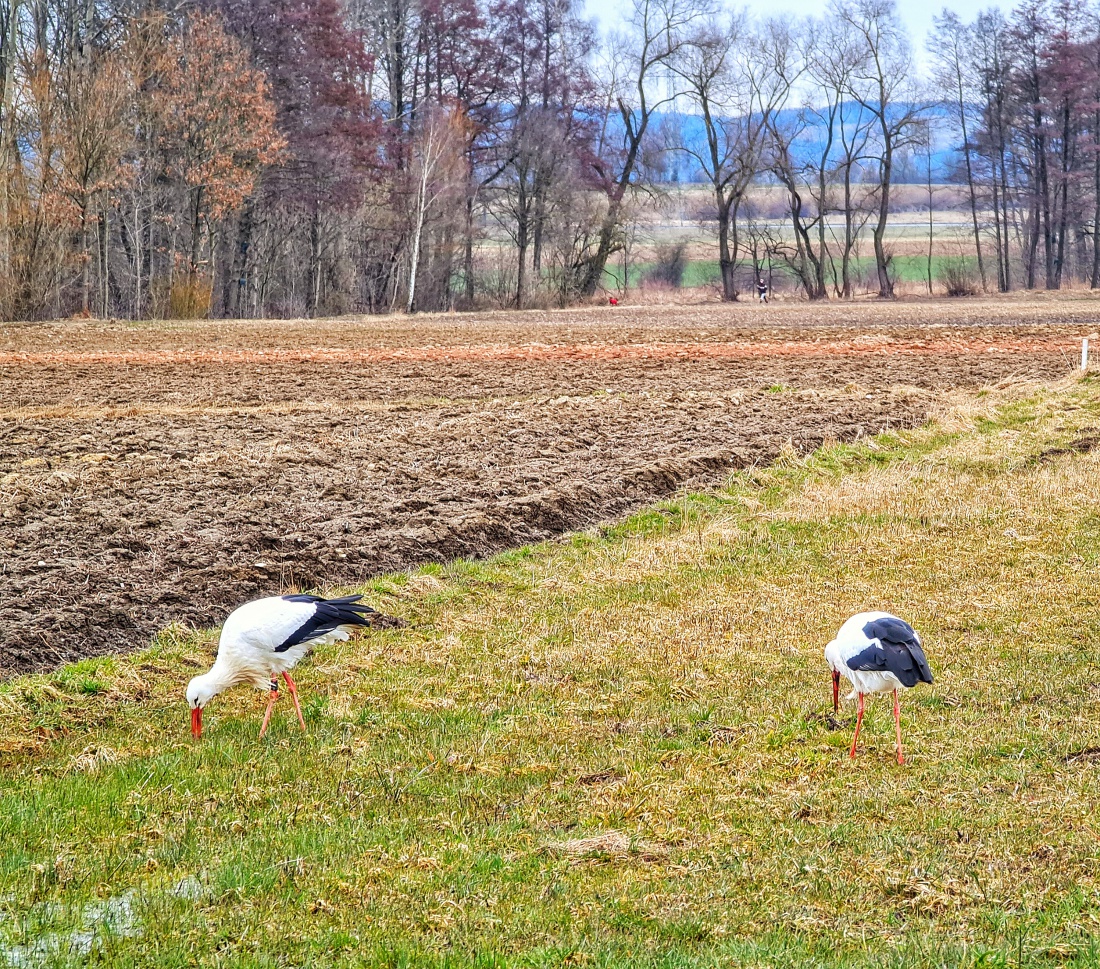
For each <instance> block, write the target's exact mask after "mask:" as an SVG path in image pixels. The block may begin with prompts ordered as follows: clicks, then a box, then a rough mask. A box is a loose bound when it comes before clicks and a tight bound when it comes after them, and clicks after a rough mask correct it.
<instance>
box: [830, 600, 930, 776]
mask: <svg viewBox="0 0 1100 969" xmlns="http://www.w3.org/2000/svg"><path fill="white" fill-rule="evenodd" d="M825 659H826V660H827V661H828V663H829V666H830V667H832V670H833V712H834V713H836V711H837V709H838V705H839V691H840V678H841V676H844V677H846V678H847V679H848V681H849V682H850V683H851V684H852V686H853V688H854V689H853V690H852V692H851V694H849V696H848V699H849V700H854V699H857V698H858V699H859V713H858V715H857V717H856V732H855V736H853V737H852V750H851V753H850V756H852V757H855V755H856V741H858V740H859V728H860V725H861V724H862V723H863V697H864V696H865V695H866V694H868V693H889V692H890V691H891V690H892V691H893V693H894V727H895V730H896V732H897V749H898V763H899V764H904V763H905V754H904V753H903V752H902V749H901V707H900V705H899V704H898V690H899V689H901V690H907V689H909V688H910V687H912V686H916V685H917V683H920V682H923V683H931V682H932V670H931V669H929V666H928V660H927V659H926V658H925V655H924V650H923V649H921V643H920V637H919V636H918V635H917V632H916V630H915V629H913V627H912V626H910V625H909V623H907V622H906V621H905V620H904V619H898V617H897V616H891V615H890V614H889V613H888V612H861V613H859V614H858V615H855V616H852V618H851V619H849V620H848V621H847V622H846V623H845V624H844V625H843V626H841V627H840V632H838V633H837V634H836V639H834V640H833V641H832V642H831V643H829V645H828V646H826V647H825Z"/></svg>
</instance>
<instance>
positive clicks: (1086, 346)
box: [1081, 337, 1089, 370]
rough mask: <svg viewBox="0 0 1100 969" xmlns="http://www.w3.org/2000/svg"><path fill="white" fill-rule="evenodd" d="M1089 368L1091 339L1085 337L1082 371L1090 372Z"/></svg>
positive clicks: (1082, 346)
mask: <svg viewBox="0 0 1100 969" xmlns="http://www.w3.org/2000/svg"><path fill="white" fill-rule="evenodd" d="M1088 368H1089V338H1088V337H1085V338H1084V339H1083V340H1082V341H1081V369H1082V370H1088Z"/></svg>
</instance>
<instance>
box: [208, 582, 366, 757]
mask: <svg viewBox="0 0 1100 969" xmlns="http://www.w3.org/2000/svg"><path fill="white" fill-rule="evenodd" d="M362 598H363V597H362V596H345V597H344V598H342V599H323V598H321V597H320V596H308V595H293V596H270V597H269V598H266V599H256V600H254V601H253V602H246V603H245V604H244V605H243V606H241V607H239V608H238V609H235V610H234V611H233V612H231V613H230V614H229V618H228V619H226V620H225V625H223V626H222V634H221V639H219V640H218V656H217V659H216V660H215V661H214V665H213V667H211V669H210V672H209V673H204V674H202V676H196V677H195V678H194V679H193V680H191V682H190V683H188V684H187V702H188V703H189V704H190V706H191V733H192V735H193V736H195V737H201V736H202V710H203V707H205V706H206V704H207V703H209V702H210V700H211V699H212V698H213V697H215V696H217V695H218V694H219V693H221V692H222V691H223V690H227V689H229V687H231V686H236V685H237V684H238V683H251V684H252V685H253V686H255V687H256V688H257V689H259V690H270V691H271V695H270V698H269V699H268V701H267V712H266V713H264V723H263V726H262V727H261V728H260V736H261V737H262V736H263V735H264V734H265V733H266V732H267V724H268V721H269V720H270V719H271V711H272V709H273V708H274V706H275V701H276V700H278V699H279V679H278V678H279V676H280V675H281V676H282V677H283V679H284V680H286V685H287V687H288V688H289V690H290V698H291V699H292V700H293V701H294V709H295V710H296V711H297V713H298V722H299V723H300V724H301V725H302V729H303V730H305V729H306V721H305V718H304V717H303V716H302V708H301V706H300V705H299V704H298V689H297V687H296V686H295V684H294V680H293V679H291V676H290V671H291V670H292V669H293V668H294V667H295V666H297V665H298V661H299V660H301V659H302V658H303V657H304V656H306V655H307V654H308V653H309V651H310V650H311V649H313V647H314V646H317V645H320V644H321V643H334V642H338V641H343V640H345V639H347V638H348V636H349V635H350V634H351V627H353V626H367V625H370V620H369V619H368V618H366V617H367V615H369V614H372V613H375V610H374V609H372V608H371V607H370V606H367V605H363V604H360V602H359V600H360V599H362ZM375 614H376V613H375Z"/></svg>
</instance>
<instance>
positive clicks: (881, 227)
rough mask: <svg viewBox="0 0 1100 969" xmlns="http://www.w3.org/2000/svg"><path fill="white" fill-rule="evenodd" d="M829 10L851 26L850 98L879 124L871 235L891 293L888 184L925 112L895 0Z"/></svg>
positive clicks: (858, 0) (855, 0)
mask: <svg viewBox="0 0 1100 969" xmlns="http://www.w3.org/2000/svg"><path fill="white" fill-rule="evenodd" d="M831 11H832V13H833V15H834V16H836V17H837V18H838V19H839V20H840V21H841V22H842V23H843V24H845V25H847V27H848V28H849V29H850V30H851V31H852V33H853V35H854V37H855V39H856V45H855V47H854V48H853V50H854V51H855V52H856V53H857V55H858V60H857V61H856V63H855V64H854V65H853V68H852V71H851V74H850V76H849V80H848V92H849V95H850V96H851V98H852V99H853V100H854V101H855V102H856V103H858V104H859V105H860V106H861V107H862V108H863V109H864V110H866V111H868V112H870V113H871V114H872V116H873V117H874V118H875V121H876V127H877V129H878V131H877V135H878V145H877V150H878V158H877V162H878V219H877V221H876V222H875V225H874V228H873V231H872V238H873V240H874V246H875V264H876V267H877V270H878V281H879V295H880V296H881V297H882V298H884V299H889V298H892V297H893V295H894V282H893V279H891V277H890V259H889V254H888V253H887V251H886V226H887V222H888V221H889V217H890V189H891V185H892V180H893V175H894V156H895V154H896V153H897V152H898V150H899V149H901V148H904V147H906V146H907V145H910V144H912V143H913V142H914V138H915V137H916V134H917V129H918V122H919V121H920V119H921V116H922V114H923V113H924V108H923V104H922V102H921V101H920V98H919V92H918V91H917V90H916V89H915V82H914V78H915V69H914V64H913V54H912V50H911V49H910V46H909V39H908V37H907V35H906V33H905V28H904V26H903V25H902V23H901V20H900V19H899V17H898V13H897V6H896V4H895V2H894V0H852V2H849V0H833V3H832V6H831Z"/></svg>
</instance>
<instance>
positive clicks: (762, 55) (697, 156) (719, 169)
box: [672, 14, 800, 300]
mask: <svg viewBox="0 0 1100 969" xmlns="http://www.w3.org/2000/svg"><path fill="white" fill-rule="evenodd" d="M792 49H793V44H792V38H791V33H790V31H789V30H788V29H787V28H785V27H784V26H783V25H781V24H779V23H777V22H774V21H773V22H768V23H765V24H763V25H762V26H761V27H759V28H757V29H754V28H752V27H751V26H750V25H749V22H748V20H747V18H746V16H745V15H744V14H740V15H737V16H735V17H733V18H732V20H731V21H730V22H729V24H728V25H722V24H720V23H718V22H717V21H714V20H711V21H709V22H705V23H702V24H700V25H699V26H698V28H697V29H696V30H695V31H693V32H692V33H691V34H690V35H689V39H688V42H687V43H685V44H684V45H683V47H682V48H681V50H680V54H679V56H678V57H676V58H675V59H674V60H673V61H672V63H673V65H674V67H675V70H676V72H677V74H678V75H679V76H680V77H681V78H682V79H683V82H684V85H685V87H686V91H687V94H688V97H689V98H690V100H691V101H692V102H693V103H694V105H695V106H696V108H697V109H698V110H699V112H700V115H701V117H702V120H703V130H704V134H705V139H706V143H705V145H696V144H693V143H691V142H690V141H689V142H686V143H683V144H681V146H680V147H681V150H683V151H685V152H687V154H688V155H689V156H691V157H692V158H693V159H694V160H695V161H696V162H697V163H698V165H699V168H700V169H701V170H702V172H703V173H704V174H705V175H706V177H707V180H708V181H709V182H710V184H711V188H712V190H713V192H714V201H715V206H716V209H717V219H718V264H719V268H720V271H721V275H722V298H723V299H726V300H736V299H737V295H738V293H737V282H736V276H735V272H734V270H735V267H736V258H737V253H738V251H739V248H740V245H739V242H738V232H737V228H738V227H737V217H738V212H739V210H740V208H741V204H742V202H743V201H744V199H745V194H746V192H747V191H748V189H749V186H750V185H751V184H752V181H753V179H754V178H756V176H757V175H758V174H759V173H760V172H761V170H762V169H763V168H764V167H766V166H765V165H764V162H763V156H764V150H765V146H766V143H767V135H768V131H769V129H770V128H771V127H772V126H773V118H774V117H775V116H776V115H777V114H778V113H779V112H780V111H781V110H782V109H783V107H784V105H785V104H786V103H787V100H788V97H789V95H790V91H791V85H792V83H793V82H794V80H795V79H796V78H797V76H798V74H799V73H800V68H799V67H796V66H794V65H793V64H792V58H791V56H790V54H791V51H792Z"/></svg>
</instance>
